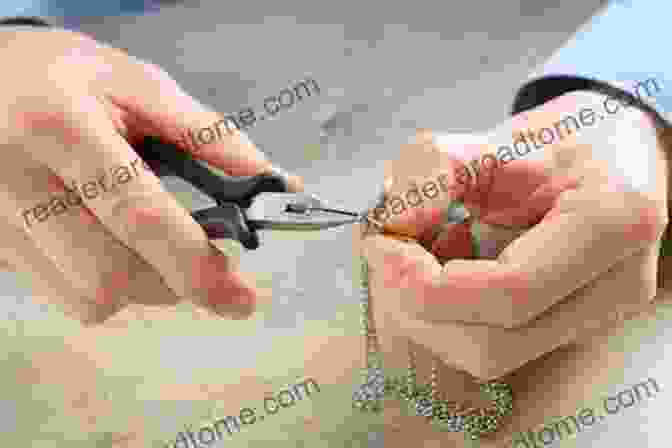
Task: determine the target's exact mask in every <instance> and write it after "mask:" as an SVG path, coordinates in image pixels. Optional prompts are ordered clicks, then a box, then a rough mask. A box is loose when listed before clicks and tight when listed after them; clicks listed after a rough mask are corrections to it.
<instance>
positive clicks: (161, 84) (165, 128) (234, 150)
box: [112, 55, 303, 191]
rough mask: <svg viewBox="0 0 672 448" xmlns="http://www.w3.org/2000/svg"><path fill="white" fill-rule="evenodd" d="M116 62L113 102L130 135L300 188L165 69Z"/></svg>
mask: <svg viewBox="0 0 672 448" xmlns="http://www.w3.org/2000/svg"><path fill="white" fill-rule="evenodd" d="M117 63H118V64H119V66H120V67H124V70H122V71H121V73H120V75H119V77H118V78H117V77H115V84H114V88H113V92H112V98H113V101H114V102H115V103H116V104H117V105H118V106H119V107H121V108H123V109H124V110H125V111H126V113H127V116H126V119H125V121H126V123H127V126H128V127H129V130H130V132H131V133H132V134H134V135H141V136H145V135H154V136H157V137H161V138H163V139H164V140H165V141H167V142H170V143H173V144H175V145H177V146H178V147H180V148H182V149H184V150H186V151H190V152H191V153H192V154H194V155H195V156H196V157H198V158H200V159H203V160H205V161H206V162H208V163H211V164H212V165H213V166H215V167H218V168H221V169H222V170H224V171H225V172H227V173H228V174H231V175H234V176H245V175H254V174H257V173H262V172H276V173H278V174H281V175H283V176H284V177H285V178H286V179H287V181H288V184H289V186H290V188H291V190H292V191H301V190H303V180H302V179H301V178H300V177H299V176H295V175H291V174H289V173H287V172H286V171H284V170H282V169H281V168H279V167H274V166H273V165H272V164H271V162H270V161H269V160H268V158H267V157H266V155H265V154H264V153H263V152H261V151H260V150H259V149H258V148H257V147H256V146H255V145H254V144H253V143H252V142H251V141H250V140H249V138H248V137H247V134H245V133H244V132H241V131H240V130H239V128H238V127H236V126H234V124H235V123H237V122H232V121H231V120H230V119H226V118H225V116H223V115H222V114H219V113H217V112H215V111H213V110H212V109H211V108H209V107H206V106H204V105H203V104H201V103H200V102H199V101H197V100H196V99H195V98H193V97H192V96H191V95H189V94H187V93H186V92H185V91H184V90H183V89H182V88H181V87H180V86H179V84H178V83H177V82H176V81H175V80H174V79H173V78H172V77H170V76H169V75H168V74H167V73H166V72H165V70H163V69H161V68H160V67H158V66H156V65H154V64H150V63H146V62H143V61H140V60H137V59H135V60H134V59H132V58H129V57H128V56H126V55H121V57H119V58H118V61H117ZM201 142H207V143H201Z"/></svg>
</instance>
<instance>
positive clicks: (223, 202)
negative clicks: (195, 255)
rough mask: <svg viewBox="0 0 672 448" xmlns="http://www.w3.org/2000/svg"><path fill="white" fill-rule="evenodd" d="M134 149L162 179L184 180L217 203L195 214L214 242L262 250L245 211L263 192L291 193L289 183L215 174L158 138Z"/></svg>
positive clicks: (268, 176)
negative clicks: (226, 241)
mask: <svg viewBox="0 0 672 448" xmlns="http://www.w3.org/2000/svg"><path fill="white" fill-rule="evenodd" d="M134 149H135V151H136V153H137V154H138V156H140V158H141V159H143V160H144V161H145V162H146V163H147V165H148V166H149V167H150V168H151V169H152V171H153V172H154V173H155V174H156V175H157V176H158V177H159V178H161V177H165V176H175V177H180V178H182V179H183V180H185V181H187V182H189V183H190V184H191V185H193V186H194V187H196V188H197V189H198V190H200V191H201V192H202V193H204V194H206V195H207V196H209V197H210V198H212V199H213V200H215V202H217V206H216V207H211V208H207V209H203V210H198V211H195V212H193V213H192V214H191V216H192V217H193V218H194V220H195V221H196V222H197V223H199V224H200V225H201V227H202V228H203V229H204V230H205V233H206V234H207V235H208V238H210V239H218V238H230V239H235V240H238V241H240V243H241V244H242V245H243V246H244V247H245V248H246V249H256V248H258V247H259V237H258V235H257V233H256V231H257V230H258V229H257V228H254V227H255V226H254V223H251V222H249V221H248V219H247V216H246V214H245V210H246V209H247V208H249V207H250V205H251V204H252V202H253V200H254V198H255V197H256V196H257V195H259V194H260V193H262V192H276V193H284V192H288V185H287V182H286V181H285V179H284V178H282V177H281V176H279V175H276V174H258V175H255V176H241V177H233V176H225V175H219V174H215V173H214V172H213V171H211V170H210V169H209V168H207V167H206V166H205V165H202V164H201V163H199V162H198V161H197V160H196V159H194V158H192V157H191V155H190V154H189V153H188V152H186V151H183V150H181V149H180V148H178V147H176V146H174V145H172V144H167V143H164V142H162V141H161V140H159V139H157V138H155V137H145V138H144V139H143V141H142V143H141V144H140V145H137V146H135V147H134Z"/></svg>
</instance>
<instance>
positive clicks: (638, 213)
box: [627, 199, 669, 243]
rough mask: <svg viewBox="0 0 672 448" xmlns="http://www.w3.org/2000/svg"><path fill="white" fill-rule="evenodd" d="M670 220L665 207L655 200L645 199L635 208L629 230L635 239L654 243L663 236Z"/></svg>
mask: <svg viewBox="0 0 672 448" xmlns="http://www.w3.org/2000/svg"><path fill="white" fill-rule="evenodd" d="M668 222H669V218H668V214H667V212H666V210H665V208H664V207H660V206H659V205H658V204H657V203H656V202H654V201H653V200H648V199H644V200H642V201H640V203H639V204H638V205H637V206H636V207H635V208H634V210H633V213H632V219H631V225H630V226H629V228H628V229H627V232H628V233H629V234H630V235H629V236H631V237H633V238H635V241H646V242H648V243H654V242H656V241H658V239H659V238H660V237H661V235H662V234H663V232H664V231H665V229H666V227H667V225H668Z"/></svg>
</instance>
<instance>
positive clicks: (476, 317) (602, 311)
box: [363, 92, 667, 379]
mask: <svg viewBox="0 0 672 448" xmlns="http://www.w3.org/2000/svg"><path fill="white" fill-rule="evenodd" d="M604 101H605V97H603V96H601V95H598V94H593V93H587V92H577V93H571V94H567V95H564V96H562V97H559V98H556V99H554V100H552V101H550V102H548V103H546V104H544V105H543V106H541V107H538V108H536V109H534V110H531V111H528V112H526V113H523V114H520V115H517V116H515V117H513V118H512V119H510V120H507V122H505V123H503V124H501V125H500V126H497V127H496V128H495V129H493V130H492V131H490V132H487V133H484V134H482V135H468V136H464V135H454V136H451V135H448V136H436V137H435V138H433V139H432V138H431V135H429V134H428V133H422V134H420V135H419V138H418V142H417V143H415V144H414V145H409V146H407V147H406V148H405V149H403V150H402V159H401V160H399V161H398V163H395V164H393V166H392V167H391V169H388V173H387V174H388V185H387V186H388V194H389V195H394V194H395V193H396V194H399V193H401V192H403V191H405V190H408V187H409V183H411V184H414V185H418V180H419V179H420V178H421V176H420V173H422V172H423V171H425V173H427V174H426V175H425V176H424V180H423V181H422V182H427V181H428V180H430V177H431V179H433V178H434V177H436V175H437V172H439V171H441V172H444V173H449V174H450V173H452V174H450V176H449V177H450V181H449V182H448V181H445V179H446V178H445V177H444V181H445V182H448V183H449V186H450V188H447V189H446V192H444V194H443V196H439V197H438V198H436V199H435V200H431V201H430V200H425V201H424V203H423V204H422V207H416V208H413V209H412V210H411V212H410V213H405V214H402V215H399V216H396V217H392V218H391V219H389V221H388V222H386V227H387V230H390V231H395V232H400V233H406V234H410V233H412V234H413V235H414V236H415V238H416V239H418V240H419V242H420V244H417V243H407V242H402V241H399V240H397V239H394V238H390V237H387V236H381V235H375V236H371V237H368V238H366V239H365V240H364V241H363V251H364V254H365V257H366V258H367V260H368V262H369V264H370V266H371V270H372V273H371V276H372V284H377V285H378V292H377V294H376V292H375V291H374V292H373V295H374V299H373V300H374V305H373V309H374V312H376V313H377V314H378V313H387V315H393V316H395V319H396V324H397V326H398V331H400V332H402V333H403V334H404V335H405V336H407V337H410V338H411V339H412V340H414V341H415V342H416V343H418V344H421V345H424V346H425V347H426V348H428V349H429V350H431V351H432V352H434V353H435V354H436V355H438V356H439V357H441V358H442V360H443V361H445V362H446V363H447V364H448V365H449V366H452V367H455V368H457V369H460V370H464V371H467V372H469V373H470V374H472V375H474V376H476V377H478V378H481V379H492V378H497V377H500V376H503V375H504V374H506V373H508V372H510V371H512V370H513V369H516V368H518V367H520V366H521V365H523V364H525V363H526V362H527V361H529V360H532V359H536V358H538V357H539V356H541V355H543V354H545V353H548V352H550V351H552V350H554V349H556V348H558V347H561V346H564V345H567V344H570V343H572V342H577V341H580V340H581V339H582V338H585V337H587V336H589V335H591V334H593V332H594V331H597V330H599V329H600V328H602V327H604V326H606V325H608V324H609V323H613V321H614V320H616V321H619V322H620V321H622V320H623V318H624V317H626V316H627V315H628V314H630V313H637V312H639V311H640V310H643V309H644V308H646V305H647V304H648V302H649V301H651V300H652V299H653V297H654V295H655V292H656V271H657V258H658V245H659V240H660V236H661V234H662V232H663V230H664V229H665V227H666V224H667V208H666V204H667V165H666V161H665V156H664V155H663V153H662V149H661V146H660V145H659V143H658V141H657V138H656V132H655V129H654V127H653V124H652V123H651V122H650V120H649V119H648V117H645V116H644V114H643V113H641V112H639V111H637V110H634V109H626V108H623V107H621V109H620V112H619V113H618V114H613V115H609V116H606V117H605V118H604V120H601V119H599V118H597V117H599V116H600V115H604ZM608 107H609V110H610V111H611V110H613V109H614V108H615V106H614V103H613V102H611V103H609V105H608ZM587 108H590V110H592V111H593V112H595V113H596V114H597V115H596V116H595V121H594V122H593V125H591V126H584V127H582V128H581V132H580V133H577V132H576V129H574V132H572V133H568V132H564V133H563V134H556V137H555V140H554V141H553V142H552V143H549V144H546V145H543V146H541V147H539V148H537V149H534V150H533V151H532V152H530V154H528V155H527V156H526V157H525V158H524V159H523V158H520V157H517V159H516V160H513V161H511V160H510V159H507V160H509V161H508V163H501V160H500V163H498V164H497V166H495V165H494V164H493V163H492V162H491V161H488V162H487V163H486V166H485V167H483V166H482V162H483V161H484V160H488V159H489V157H487V156H486V155H487V154H495V155H498V148H501V147H502V146H504V145H508V146H510V145H511V143H512V142H513V141H514V140H515V139H516V138H517V137H519V135H520V132H521V131H522V132H524V134H527V133H528V131H529V130H535V132H538V131H539V130H540V129H542V128H550V129H554V124H557V123H563V122H562V120H563V119H565V118H566V117H567V116H569V115H572V116H574V117H577V119H578V117H579V112H581V111H582V110H584V111H585V110H588V109H587ZM586 114H587V112H586ZM560 126H561V129H563V130H564V127H563V126H564V125H562V124H561V125H560ZM558 135H563V137H562V138H560V137H558ZM546 140H548V135H547V136H546ZM451 142H452V143H451ZM519 146H520V145H519ZM521 152H524V151H523V148H521ZM514 154H515V153H514ZM502 158H503V157H499V156H498V157H497V159H502ZM472 162H474V163H472ZM465 165H468V166H472V167H473V166H474V165H476V166H477V170H478V171H479V173H478V175H476V174H475V171H476V170H473V169H472V170H470V171H471V174H467V173H468V172H467V171H465ZM428 167H432V169H433V170H434V171H433V172H428V171H429V170H428V169H427V168H428ZM391 179H394V181H393V182H390V180H391ZM445 182H444V183H445ZM453 199H457V200H462V201H463V202H464V203H465V205H466V206H467V208H468V209H469V210H470V212H471V214H472V216H473V217H474V218H475V219H477V220H478V221H479V223H480V224H485V225H487V226H488V228H489V233H490V236H491V237H493V239H494V240H499V243H500V244H499V247H496V248H495V249H496V250H495V251H494V255H491V258H492V259H478V260H470V259H467V258H470V257H471V256H472V255H474V254H473V251H472V247H471V245H470V241H469V239H470V236H471V235H470V228H469V224H464V225H452V226H444V227H443V229H441V230H440V231H439V232H437V231H436V223H437V219H436V217H437V213H436V207H438V206H443V205H445V204H446V203H447V202H448V201H450V200H453ZM416 202H417V201H416ZM502 233H507V234H508V235H507V236H505V237H504V238H502ZM502 246H505V247H502ZM502 249H503V250H502ZM437 257H438V259H437ZM439 260H447V261H446V262H445V264H443V265H442V264H441V263H440V261H439ZM376 320H378V318H376ZM448 342H449V343H448Z"/></svg>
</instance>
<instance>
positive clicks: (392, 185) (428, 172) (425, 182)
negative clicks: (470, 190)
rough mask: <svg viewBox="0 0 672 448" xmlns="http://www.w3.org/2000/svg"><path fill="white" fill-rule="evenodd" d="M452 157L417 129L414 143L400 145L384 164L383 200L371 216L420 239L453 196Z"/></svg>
mask: <svg viewBox="0 0 672 448" xmlns="http://www.w3.org/2000/svg"><path fill="white" fill-rule="evenodd" d="M455 166H456V159H455V158H453V157H446V156H445V155H444V154H442V153H440V152H439V151H438V150H437V148H436V146H435V145H434V144H433V141H432V140H431V133H430V132H429V131H426V130H419V131H418V133H417V135H416V140H415V142H414V143H411V144H407V145H402V148H401V156H400V158H399V159H398V160H395V161H393V162H388V163H387V164H386V166H385V183H384V192H385V200H384V201H383V203H382V204H379V206H378V207H377V208H376V209H374V210H373V211H372V214H371V216H372V217H373V218H374V219H376V220H377V221H378V222H384V223H385V229H386V230H387V231H389V232H392V233H400V234H406V235H409V236H411V237H414V238H416V239H422V238H424V237H425V235H426V234H427V233H431V232H432V229H433V228H434V227H435V226H436V225H437V224H438V223H439V222H440V220H441V218H442V217H441V213H442V210H444V209H445V208H446V207H447V206H448V205H449V204H450V203H451V202H452V201H453V200H454V199H455V194H454V192H453V191H451V190H450V189H448V188H447V187H448V186H449V185H451V184H452V183H453V181H452V179H453V176H454V174H453V170H454V167H455Z"/></svg>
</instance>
